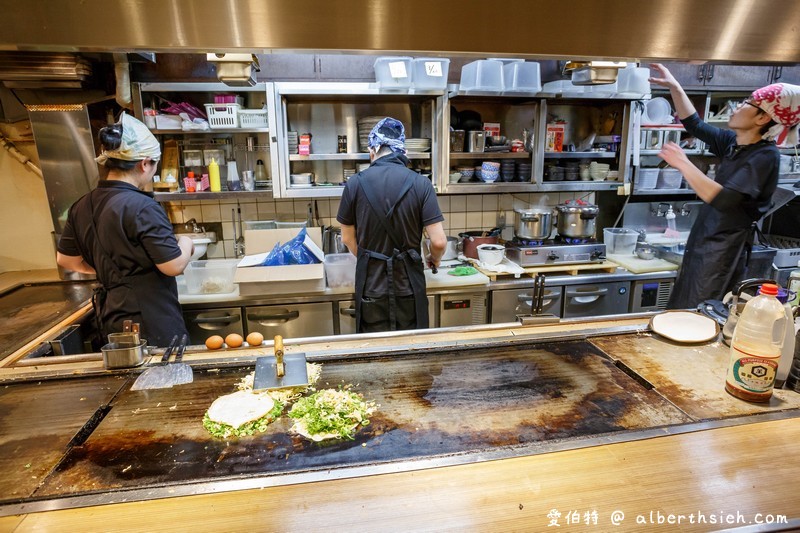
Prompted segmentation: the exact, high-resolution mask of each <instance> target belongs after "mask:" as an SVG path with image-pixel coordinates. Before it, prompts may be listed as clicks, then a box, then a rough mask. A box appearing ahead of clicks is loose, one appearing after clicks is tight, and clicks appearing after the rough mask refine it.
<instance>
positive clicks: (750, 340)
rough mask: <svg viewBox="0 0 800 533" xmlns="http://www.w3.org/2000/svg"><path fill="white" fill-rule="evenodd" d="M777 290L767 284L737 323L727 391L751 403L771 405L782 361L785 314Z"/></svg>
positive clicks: (732, 342)
mask: <svg viewBox="0 0 800 533" xmlns="http://www.w3.org/2000/svg"><path fill="white" fill-rule="evenodd" d="M777 294H778V286H777V285H773V284H771V283H765V284H764V285H762V286H761V290H760V292H759V295H758V296H756V297H755V298H753V299H752V300H750V301H749V302H747V305H745V307H744V310H743V311H742V316H740V317H739V320H738V321H737V322H736V329H735V330H734V332H733V339H732V341H731V352H730V353H731V357H730V363H729V365H728V374H727V376H726V378H725V390H726V391H727V392H728V393H729V394H731V395H733V396H736V397H737V398H741V399H742V400H746V401H749V402H768V401H769V399H770V398H771V397H772V389H773V387H774V385H775V374H776V372H777V370H778V363H779V361H780V358H781V348H782V346H783V338H784V332H785V328H786V313H785V311H784V308H783V305H782V304H781V303H780V302H779V301H778V299H777V298H776V296H777Z"/></svg>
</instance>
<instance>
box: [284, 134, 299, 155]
mask: <svg viewBox="0 0 800 533" xmlns="http://www.w3.org/2000/svg"><path fill="white" fill-rule="evenodd" d="M286 140H287V142H288V143H289V153H290V154H296V153H297V132H296V131H287V132H286Z"/></svg>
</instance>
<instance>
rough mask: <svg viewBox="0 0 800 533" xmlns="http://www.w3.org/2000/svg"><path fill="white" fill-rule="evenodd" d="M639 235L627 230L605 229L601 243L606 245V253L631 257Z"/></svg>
mask: <svg viewBox="0 0 800 533" xmlns="http://www.w3.org/2000/svg"><path fill="white" fill-rule="evenodd" d="M638 238H639V233H637V232H636V231H634V230H632V229H628V228H605V229H604V230H603V242H605V244H606V253H609V254H618V255H631V254H632V253H633V251H634V249H635V248H636V241H637V239H638Z"/></svg>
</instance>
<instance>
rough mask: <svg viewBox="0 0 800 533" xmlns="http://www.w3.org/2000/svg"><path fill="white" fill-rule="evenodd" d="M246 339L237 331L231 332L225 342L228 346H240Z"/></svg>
mask: <svg viewBox="0 0 800 533" xmlns="http://www.w3.org/2000/svg"><path fill="white" fill-rule="evenodd" d="M243 342H244V339H243V338H242V336H241V335H239V334H237V333H231V334H230V335H228V336H227V337H225V344H227V345H228V348H238V347H239V346H241V345H242V343H243Z"/></svg>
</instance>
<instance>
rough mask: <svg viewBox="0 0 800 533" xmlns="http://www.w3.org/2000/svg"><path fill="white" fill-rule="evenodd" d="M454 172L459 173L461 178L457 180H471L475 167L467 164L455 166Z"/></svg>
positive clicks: (463, 181)
mask: <svg viewBox="0 0 800 533" xmlns="http://www.w3.org/2000/svg"><path fill="white" fill-rule="evenodd" d="M456 172H458V173H459V174H461V179H460V180H459V181H460V182H461V183H466V182H468V181H471V180H472V177H473V176H474V175H475V169H474V168H472V167H469V166H460V167H456Z"/></svg>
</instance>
